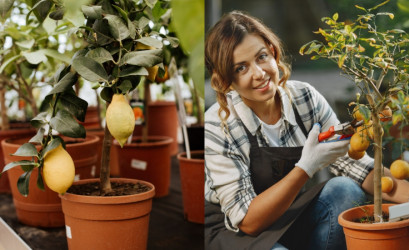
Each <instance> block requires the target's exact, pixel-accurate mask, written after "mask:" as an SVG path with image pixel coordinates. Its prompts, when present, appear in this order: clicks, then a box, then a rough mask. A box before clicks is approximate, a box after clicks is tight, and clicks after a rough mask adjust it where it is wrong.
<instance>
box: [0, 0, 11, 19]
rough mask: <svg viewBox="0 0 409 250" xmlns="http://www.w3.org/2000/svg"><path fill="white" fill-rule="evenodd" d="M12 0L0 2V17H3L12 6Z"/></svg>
mask: <svg viewBox="0 0 409 250" xmlns="http://www.w3.org/2000/svg"><path fill="white" fill-rule="evenodd" d="M13 3H14V0H1V1H0V15H1V17H3V18H4V17H5V16H6V14H7V12H9V10H10V9H11V7H12V6H13Z"/></svg>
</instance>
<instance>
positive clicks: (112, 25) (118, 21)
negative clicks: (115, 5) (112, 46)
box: [104, 15, 130, 41]
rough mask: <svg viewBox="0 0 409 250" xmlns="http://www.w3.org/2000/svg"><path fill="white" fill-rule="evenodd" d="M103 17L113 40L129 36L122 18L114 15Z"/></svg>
mask: <svg viewBox="0 0 409 250" xmlns="http://www.w3.org/2000/svg"><path fill="white" fill-rule="evenodd" d="M104 18H105V19H106V20H108V24H109V30H110V31H111V35H112V36H113V37H114V38H115V40H117V41H122V40H124V39H125V38H127V37H129V34H130V33H129V30H128V27H127V25H125V23H124V21H123V19H122V18H120V17H118V16H114V15H106V16H105V17H104Z"/></svg>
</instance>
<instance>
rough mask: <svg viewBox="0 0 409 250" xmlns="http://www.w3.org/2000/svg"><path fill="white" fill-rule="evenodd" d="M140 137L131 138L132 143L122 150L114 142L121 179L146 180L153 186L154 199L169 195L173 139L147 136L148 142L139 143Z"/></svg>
mask: <svg viewBox="0 0 409 250" xmlns="http://www.w3.org/2000/svg"><path fill="white" fill-rule="evenodd" d="M140 141H141V138H140V137H135V136H134V137H133V140H132V143H130V144H125V145H124V147H123V148H121V146H120V145H119V143H118V142H117V141H114V143H113V144H114V150H115V151H116V154H117V156H118V158H117V162H118V165H119V168H120V172H121V177H125V178H133V179H139V180H146V181H148V182H150V183H152V184H153V185H154V186H155V190H156V191H155V192H156V196H155V197H163V196H166V195H168V193H169V185H170V167H171V159H170V158H171V155H170V146H171V144H172V142H173V139H172V138H170V137H166V136H149V137H148V142H145V143H142V142H140Z"/></svg>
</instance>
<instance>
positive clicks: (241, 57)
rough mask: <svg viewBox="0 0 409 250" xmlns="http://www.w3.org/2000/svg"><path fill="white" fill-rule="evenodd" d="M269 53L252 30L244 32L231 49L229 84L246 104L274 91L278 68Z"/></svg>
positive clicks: (272, 55)
mask: <svg viewBox="0 0 409 250" xmlns="http://www.w3.org/2000/svg"><path fill="white" fill-rule="evenodd" d="M273 53H274V52H272V51H271V49H270V47H269V46H267V44H266V43H265V42H264V40H263V39H262V38H261V37H260V36H258V35H253V34H249V35H247V36H245V37H244V39H243V41H242V42H241V43H240V44H239V45H237V47H236V48H235V49H234V51H233V64H234V65H233V67H234V68H233V73H234V77H233V79H234V80H233V82H232V87H233V88H234V90H236V91H237V92H238V93H239V95H240V96H241V98H242V99H243V101H244V102H245V103H246V104H247V105H249V106H253V105H252V104H256V105H257V104H259V103H260V102H265V101H269V100H272V98H273V97H274V96H275V94H276V91H277V85H278V82H279V70H278V67H277V62H276V60H275V58H274V54H273Z"/></svg>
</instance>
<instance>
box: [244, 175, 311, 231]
mask: <svg viewBox="0 0 409 250" xmlns="http://www.w3.org/2000/svg"><path fill="white" fill-rule="evenodd" d="M308 179H309V176H308V175H307V173H306V172H305V171H304V170H302V169H301V168H299V167H295V168H294V169H293V170H292V171H291V172H290V173H288V175H287V176H285V177H284V178H283V179H281V180H280V181H279V182H277V183H276V184H275V185H273V186H271V187H270V188H268V189H267V190H265V191H264V192H262V193H261V194H259V195H258V196H257V197H256V198H254V200H253V201H252V202H251V204H250V206H249V209H248V211H247V214H246V216H245V217H244V219H243V220H242V221H241V223H240V224H239V228H240V230H241V231H243V232H244V233H246V234H249V235H253V236H256V235H258V234H259V233H261V232H262V231H263V230H264V229H266V228H267V227H268V226H270V225H271V224H273V223H274V222H275V221H276V220H277V219H278V218H279V217H280V216H281V215H283V214H284V212H285V211H287V209H288V208H289V207H290V205H291V203H292V202H293V201H294V199H295V197H296V196H297V194H298V192H299V191H300V190H301V188H302V187H303V185H304V184H305V183H306V182H307V180H308Z"/></svg>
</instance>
